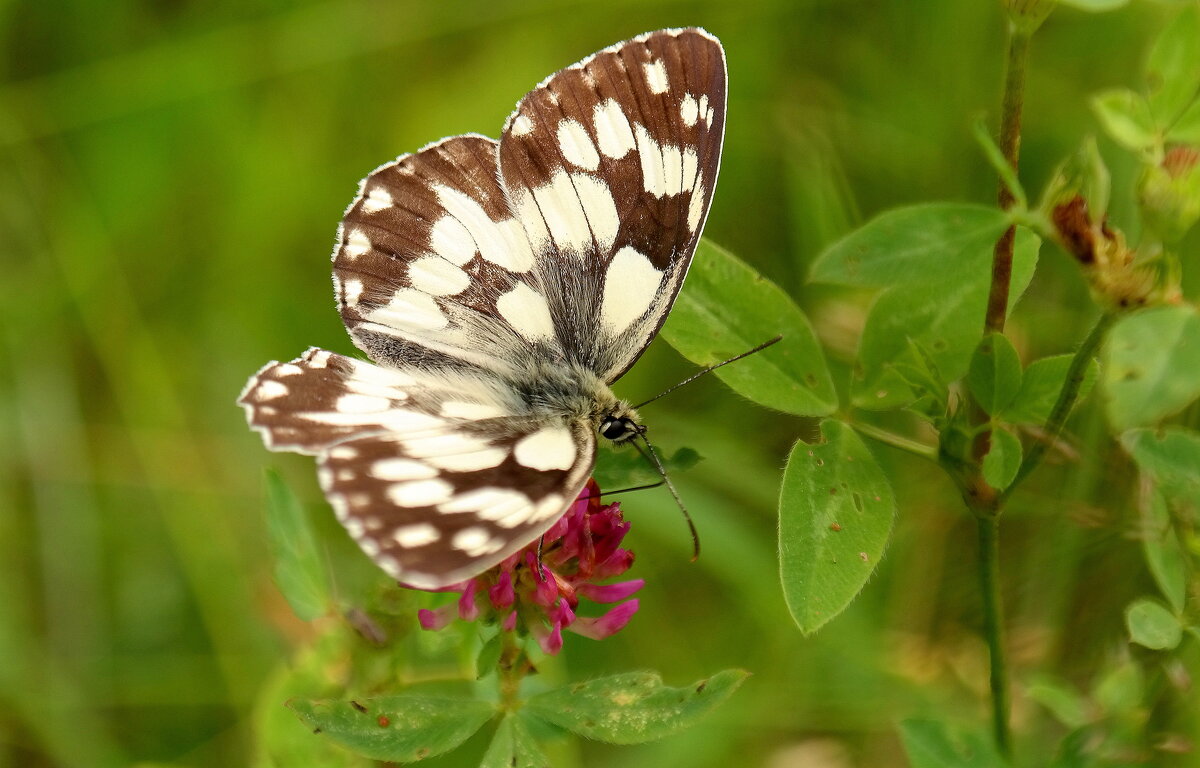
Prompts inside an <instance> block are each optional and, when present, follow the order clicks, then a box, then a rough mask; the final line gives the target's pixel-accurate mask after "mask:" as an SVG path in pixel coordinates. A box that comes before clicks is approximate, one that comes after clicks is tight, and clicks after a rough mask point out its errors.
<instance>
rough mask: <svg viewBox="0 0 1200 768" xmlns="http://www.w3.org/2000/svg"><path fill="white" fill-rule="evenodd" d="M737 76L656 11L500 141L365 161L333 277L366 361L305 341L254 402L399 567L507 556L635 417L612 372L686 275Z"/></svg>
mask: <svg viewBox="0 0 1200 768" xmlns="http://www.w3.org/2000/svg"><path fill="white" fill-rule="evenodd" d="M725 96H726V69H725V54H724V50H723V49H722V48H721V44H720V42H719V41H718V40H717V39H716V38H715V37H713V36H712V35H710V34H708V33H707V32H705V31H704V30H702V29H698V28H688V29H666V30H660V31H657V32H650V33H647V34H643V35H640V36H638V37H635V38H633V39H630V40H627V41H625V42H621V43H617V44H616V45H613V46H610V47H608V48H605V49H604V50H602V51H599V52H597V53H595V54H593V55H591V56H588V57H587V58H585V59H583V60H582V61H579V62H578V63H576V64H572V65H571V66H569V67H567V68H565V69H562V70H560V71H558V72H556V73H554V74H553V75H551V76H550V77H548V78H547V79H546V80H544V81H543V82H542V83H541V84H540V85H538V86H537V87H536V88H534V89H533V90H532V91H530V92H529V93H527V94H526V95H525V97H524V98H522V99H521V101H520V102H519V103H518V104H517V107H516V109H515V111H514V112H513V113H512V114H511V115H510V116H509V117H508V119H507V121H506V122H505V123H504V129H503V132H502V135H501V138H500V140H499V141H495V140H493V139H489V138H487V137H485V136H481V135H477V134H465V135H461V136H452V137H450V138H446V139H443V140H441V141H438V142H435V143H433V144H430V145H428V146H426V147H425V148H423V149H421V150H420V151H418V152H416V153H415V154H408V155H402V156H400V157H399V158H397V159H396V160H395V161H394V162H390V163H387V164H386V165H382V166H380V167H379V168H377V169H375V170H374V171H372V172H371V174H370V175H368V176H367V177H366V178H365V179H364V180H363V181H362V182H361V183H360V185H359V190H358V195H357V197H355V198H354V201H353V202H352V203H351V204H350V207H349V208H347V210H346V212H345V214H344V217H343V219H342V222H341V225H340V227H339V228H338V235H337V242H336V245H335V248H334V252H333V283H334V290H335V294H336V297H337V304H338V310H339V312H340V314H341V317H342V321H343V322H344V323H345V326H346V328H347V330H348V331H349V333H350V336H351V338H352V339H353V341H354V343H355V345H356V346H357V347H358V348H359V349H361V350H362V351H363V352H365V353H366V355H367V357H369V358H370V360H371V361H373V362H367V361H364V360H359V359H355V358H351V357H346V356H343V355H339V354H335V353H333V352H329V351H327V350H322V349H316V348H312V349H309V350H308V351H307V352H305V353H304V354H303V355H301V356H300V357H298V358H296V359H295V360H291V361H290V362H286V363H279V362H272V363H269V364H268V365H266V366H264V367H263V368H262V369H261V370H259V371H258V373H256V374H255V375H254V376H252V377H251V378H250V381H249V382H248V383H247V385H246V387H245V389H244V390H243V392H242V394H241V396H240V397H239V399H238V403H239V404H240V405H242V406H243V408H244V409H245V411H246V416H247V420H248V422H249V424H250V426H251V427H252V428H253V429H255V430H257V431H258V432H259V433H261V435H262V437H263V440H264V442H265V443H266V446H267V447H268V448H269V449H271V450H275V451H292V452H296V453H302V454H310V455H314V456H316V458H317V464H318V479H319V481H320V485H321V488H322V490H323V491H324V493H325V497H326V498H327V499H328V501H329V503H330V505H331V506H332V507H333V509H334V512H335V514H336V515H337V517H338V519H339V520H340V521H341V523H342V524H343V525H344V526H345V528H346V530H347V531H348V532H349V534H350V536H351V537H353V538H354V540H355V541H356V542H357V543H358V545H359V546H360V547H361V548H362V550H363V551H364V552H365V553H366V554H367V555H368V556H369V557H370V558H371V559H372V560H374V562H375V563H376V564H377V565H379V566H380V567H381V568H382V569H383V570H384V571H386V572H387V573H388V574H389V575H390V576H392V577H393V578H395V579H397V580H399V581H402V582H404V583H406V584H409V585H411V586H415V587H420V588H425V589H433V588H438V587H443V586H447V585H450V584H453V583H456V582H458V581H461V580H463V579H466V578H469V577H472V576H475V575H477V574H478V573H480V572H482V571H484V570H486V569H487V568H489V567H491V566H493V565H495V564H497V563H499V562H500V561H501V560H503V559H504V558H506V557H508V556H509V555H511V554H512V553H514V552H516V551H517V550H519V549H521V548H522V547H524V546H526V545H528V544H529V543H530V542H532V541H534V540H535V539H537V538H538V536H540V535H541V534H542V533H544V532H545V531H546V530H547V529H548V528H549V527H550V526H551V525H553V524H554V522H555V521H556V520H558V519H559V518H560V517H561V516H562V514H563V513H564V512H565V511H566V509H567V508H568V506H569V505H570V503H571V502H572V501H573V500H574V499H575V498H576V497H577V496H578V494H579V493H580V491H581V490H582V489H583V487H584V484H585V482H586V481H587V479H588V476H589V475H590V474H591V471H592V468H593V465H594V463H595V455H596V446H597V437H598V436H600V437H603V438H605V439H608V440H611V441H613V442H615V443H622V442H627V441H630V440H632V439H634V438H635V437H637V436H638V435H640V434H642V432H643V431H644V430H643V427H642V426H641V421H640V419H639V417H638V415H637V413H636V412H635V411H634V409H633V408H632V407H631V406H630V405H629V403H627V402H626V401H624V400H621V399H619V398H617V397H616V395H614V394H613V392H612V390H611V389H610V385H611V384H612V383H613V382H614V381H616V380H617V379H619V378H620V377H621V376H622V375H623V374H624V373H625V372H626V371H627V370H629V368H630V366H632V365H633V363H634V362H635V361H636V360H637V359H638V357H640V356H641V354H642V352H643V351H645V349H646V347H647V345H649V343H650V342H651V340H652V339H653V338H654V336H655V335H656V334H657V333H658V330H659V328H660V327H661V326H662V324H663V322H664V320H665V319H666V317H667V313H668V311H669V310H670V308H671V305H672V303H673V302H674V300H675V296H676V295H677V294H678V292H679V289H680V286H681V285H682V284H683V280H684V276H685V275H686V274H687V271H688V266H689V264H690V263H691V260H692V255H693V253H694V251H695V249H696V244H697V242H698V241H699V238H700V232H701V229H702V228H703V225H704V221H705V218H706V217H707V215H708V209H709V204H710V203H711V201H712V195H713V188H714V186H715V185H716V181H717V171H718V167H719V165H720V158H721V142H722V138H723V135H724V126H725Z"/></svg>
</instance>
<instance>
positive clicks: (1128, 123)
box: [1092, 88, 1158, 152]
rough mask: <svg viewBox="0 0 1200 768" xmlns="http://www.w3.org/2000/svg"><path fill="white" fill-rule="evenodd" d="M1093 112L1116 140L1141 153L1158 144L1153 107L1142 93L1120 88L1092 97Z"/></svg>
mask: <svg viewBox="0 0 1200 768" xmlns="http://www.w3.org/2000/svg"><path fill="white" fill-rule="evenodd" d="M1092 109H1093V110H1095V112H1096V117H1098V118H1099V119H1100V125H1102V126H1103V127H1104V131H1105V133H1107V134H1108V135H1109V136H1110V137H1111V138H1112V140H1113V141H1115V142H1117V143H1118V144H1120V145H1121V146H1123V147H1125V148H1126V149H1131V150H1133V151H1135V152H1141V151H1144V150H1148V149H1150V148H1152V147H1154V146H1155V145H1156V144H1157V143H1158V132H1157V129H1156V128H1155V125H1154V116H1153V115H1151V114H1150V105H1149V104H1148V103H1147V102H1146V99H1145V98H1144V97H1142V96H1141V95H1140V94H1137V93H1134V92H1133V91H1130V90H1127V89H1124V88H1119V89H1115V90H1111V91H1105V92H1103V93H1099V94H1097V95H1096V96H1094V97H1092Z"/></svg>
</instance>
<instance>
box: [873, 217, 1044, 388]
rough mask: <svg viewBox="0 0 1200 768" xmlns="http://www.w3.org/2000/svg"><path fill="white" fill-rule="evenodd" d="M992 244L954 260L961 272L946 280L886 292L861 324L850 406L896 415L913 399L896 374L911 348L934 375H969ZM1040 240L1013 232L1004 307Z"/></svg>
mask: <svg viewBox="0 0 1200 768" xmlns="http://www.w3.org/2000/svg"><path fill="white" fill-rule="evenodd" d="M994 245H995V242H994V240H993V239H990V238H989V239H981V240H979V241H977V242H976V243H975V244H974V247H973V248H971V249H969V250H968V251H965V252H963V253H961V254H959V256H958V258H960V259H961V260H962V263H963V264H967V265H970V267H971V268H970V269H969V270H968V269H966V268H962V267H960V269H959V270H956V271H953V272H952V273H951V274H950V275H944V276H943V275H939V276H938V279H937V280H936V281H928V282H926V283H925V284H923V285H909V286H898V287H896V288H892V289H890V290H887V291H884V292H883V293H882V294H881V295H880V296H879V298H878V299H876V301H875V303H874V305H872V307H871V311H870V313H869V314H868V316H867V322H866V325H865V327H864V328H863V335H862V339H861V340H860V342H859V349H858V367H857V370H856V371H855V376H854V378H853V379H852V381H851V400H852V402H853V403H854V405H855V406H857V407H859V408H865V409H870V410H887V409H891V408H898V407H901V406H904V405H907V404H908V403H910V402H912V401H913V400H914V399H915V395H914V393H913V391H912V389H911V388H910V387H909V386H908V385H907V384H906V382H905V380H904V377H903V376H902V375H901V374H900V373H899V372H898V371H896V370H895V366H897V365H899V364H904V363H908V364H912V363H914V362H915V361H914V360H913V358H912V347H911V344H910V340H911V341H915V342H917V343H919V344H920V345H921V347H923V348H924V349H925V350H928V352H929V353H930V355H931V356H932V358H933V362H934V363H935V364H936V367H937V370H938V371H939V372H940V374H941V375H942V376H943V377H944V379H945V380H946V381H947V382H949V381H954V380H956V379H959V378H961V377H962V376H963V375H964V374H966V372H967V368H968V365H969V363H970V360H971V353H972V352H973V351H974V349H975V347H976V345H977V344H978V343H979V339H980V337H982V335H983V318H984V314H985V312H986V310H987V297H988V291H989V286H990V285H991V256H992V249H993V246H994ZM1040 248H1041V239H1040V238H1038V237H1037V235H1034V234H1033V233H1032V232H1030V231H1029V230H1027V229H1025V228H1024V227H1018V228H1017V238H1016V245H1015V247H1014V252H1013V279H1012V287H1011V290H1010V292H1009V307H1010V308H1011V307H1012V306H1013V304H1015V303H1016V301H1017V300H1018V299H1019V298H1020V297H1021V295H1022V294H1023V293H1024V291H1025V288H1026V287H1028V285H1029V281H1030V280H1031V279H1032V278H1033V272H1034V269H1035V268H1036V266H1037V257H1038V250H1039V249H1040Z"/></svg>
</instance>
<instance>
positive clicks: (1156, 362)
mask: <svg viewBox="0 0 1200 768" xmlns="http://www.w3.org/2000/svg"><path fill="white" fill-rule="evenodd" d="M1106 351H1107V354H1106V357H1105V364H1104V366H1103V370H1104V390H1105V394H1106V396H1107V406H1108V418H1109V421H1110V422H1112V425H1113V428H1114V429H1115V430H1117V431H1122V430H1125V429H1128V428H1130V427H1140V426H1146V425H1150V424H1155V423H1157V422H1158V421H1160V420H1161V419H1163V418H1165V417H1167V416H1169V415H1171V414H1173V413H1176V412H1177V411H1179V410H1180V409H1181V408H1184V407H1185V406H1187V405H1188V404H1189V403H1191V402H1192V401H1193V400H1195V399H1196V398H1197V397H1200V376H1196V375H1195V372H1196V371H1197V370H1200V316H1197V313H1196V310H1195V309H1194V308H1192V307H1187V306H1180V307H1160V308H1157V309H1150V310H1146V311H1145V312H1139V313H1137V314H1134V315H1130V316H1129V317H1126V318H1124V319H1123V320H1121V321H1120V322H1118V323H1117V324H1116V326H1114V327H1113V329H1112V331H1111V332H1110V335H1109V340H1108V345H1107V350H1106Z"/></svg>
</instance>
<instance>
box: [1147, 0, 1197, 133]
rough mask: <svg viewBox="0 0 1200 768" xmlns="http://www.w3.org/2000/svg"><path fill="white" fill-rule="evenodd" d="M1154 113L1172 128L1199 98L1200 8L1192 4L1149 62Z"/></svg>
mask: <svg viewBox="0 0 1200 768" xmlns="http://www.w3.org/2000/svg"><path fill="white" fill-rule="evenodd" d="M1146 83H1147V86H1148V88H1147V90H1148V93H1149V106H1150V112H1151V114H1152V115H1153V116H1154V122H1155V124H1156V125H1158V126H1162V127H1168V126H1171V125H1173V124H1174V123H1175V121H1176V118H1178V117H1179V116H1180V115H1181V114H1182V113H1183V111H1184V109H1186V108H1187V106H1188V105H1189V104H1191V103H1192V102H1193V101H1194V100H1195V98H1196V89H1197V88H1200V7H1198V6H1197V5H1196V4H1195V3H1189V4H1188V5H1187V6H1185V7H1184V9H1183V11H1181V12H1180V13H1179V15H1178V16H1176V17H1175V18H1174V19H1173V20H1172V21H1171V22H1170V23H1169V24H1167V25H1166V26H1164V27H1163V33H1162V34H1161V35H1160V36H1159V38H1158V40H1157V41H1156V42H1155V44H1154V47H1153V48H1152V49H1151V51H1150V57H1149V59H1148V60H1147V62H1146Z"/></svg>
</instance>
